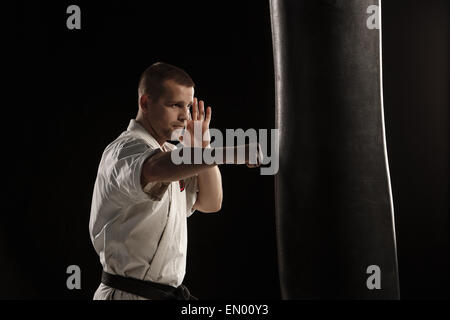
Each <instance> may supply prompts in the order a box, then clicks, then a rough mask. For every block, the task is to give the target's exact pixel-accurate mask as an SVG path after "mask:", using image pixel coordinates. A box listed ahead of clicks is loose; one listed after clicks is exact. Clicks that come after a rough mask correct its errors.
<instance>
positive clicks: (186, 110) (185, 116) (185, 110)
mask: <svg viewBox="0 0 450 320" xmlns="http://www.w3.org/2000/svg"><path fill="white" fill-rule="evenodd" d="M178 120H180V121H185V120H189V108H188V107H184V108H182V109H181V112H180V114H179V116H178Z"/></svg>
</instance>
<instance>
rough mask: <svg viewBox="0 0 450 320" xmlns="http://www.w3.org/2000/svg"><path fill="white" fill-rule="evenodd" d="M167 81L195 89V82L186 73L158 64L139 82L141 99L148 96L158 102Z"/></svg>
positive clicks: (164, 64) (170, 66) (169, 65)
mask: <svg viewBox="0 0 450 320" xmlns="http://www.w3.org/2000/svg"><path fill="white" fill-rule="evenodd" d="M166 80H173V81H175V82H176V83H178V84H180V85H183V86H186V87H195V84H194V81H192V78H191V77H190V76H189V75H188V74H187V72H186V71H184V70H182V69H180V68H178V67H175V66H173V65H171V64H168V63H164V62H156V63H154V64H152V65H151V66H150V67H148V68H147V69H146V70H145V71H144V72H143V73H142V75H141V78H140V80H139V88H138V93H139V97H140V96H142V95H144V94H148V95H149V96H150V99H151V100H153V101H157V100H158V99H159V97H160V96H161V95H162V94H163V93H164V86H163V83H164V81H166Z"/></svg>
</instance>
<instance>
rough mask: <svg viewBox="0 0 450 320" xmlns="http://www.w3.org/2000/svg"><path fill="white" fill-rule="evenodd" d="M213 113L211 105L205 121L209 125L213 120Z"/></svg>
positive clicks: (207, 110) (207, 109)
mask: <svg viewBox="0 0 450 320" xmlns="http://www.w3.org/2000/svg"><path fill="white" fill-rule="evenodd" d="M211 114H212V110H211V107H208V108H206V117H205V122H206V123H207V124H208V125H209V123H210V122H211Z"/></svg>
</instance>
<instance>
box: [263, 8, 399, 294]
mask: <svg viewBox="0 0 450 320" xmlns="http://www.w3.org/2000/svg"><path fill="white" fill-rule="evenodd" d="M380 6H381V4H380V3H379V1H376V0H270V10H271V12H270V13H271V23H272V40H273V50H274V67H275V85H276V126H277V128H278V129H279V130H280V132H279V133H280V141H279V143H280V144H279V150H280V155H279V156H280V169H279V172H278V174H277V176H276V178H275V179H276V188H275V190H276V210H277V212H276V217H277V238H278V251H279V254H278V257H279V268H280V281H281V289H282V297H283V298H284V299H320V298H325V299H398V298H399V284H398V270H397V254H396V239H395V229H394V228H395V226H394V212H393V203H392V194H391V186H390V178H389V167H388V158H387V147H386V139H385V131H384V115H383V96H382V95H383V92H382V82H381V79H382V76H381V72H382V69H381V7H380ZM377 12H378V13H379V15H376V14H377Z"/></svg>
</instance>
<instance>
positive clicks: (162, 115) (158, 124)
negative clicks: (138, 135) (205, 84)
mask: <svg viewBox="0 0 450 320" xmlns="http://www.w3.org/2000/svg"><path fill="white" fill-rule="evenodd" d="M163 85H164V87H165V90H164V93H163V94H162V95H161V96H160V98H159V100H158V101H152V100H149V101H148V104H149V106H148V112H147V113H146V114H145V115H144V116H145V117H146V118H147V121H148V123H149V124H150V125H151V127H152V128H153V130H154V131H155V133H156V134H157V135H158V137H155V138H157V139H161V140H164V141H165V140H170V139H171V136H172V132H173V131H174V130H176V129H180V128H183V127H184V126H185V125H186V120H188V118H189V108H190V107H191V106H192V104H193V100H194V88H193V87H186V86H183V85H180V84H178V83H176V82H174V81H173V80H167V81H165V82H164V84H163Z"/></svg>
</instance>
